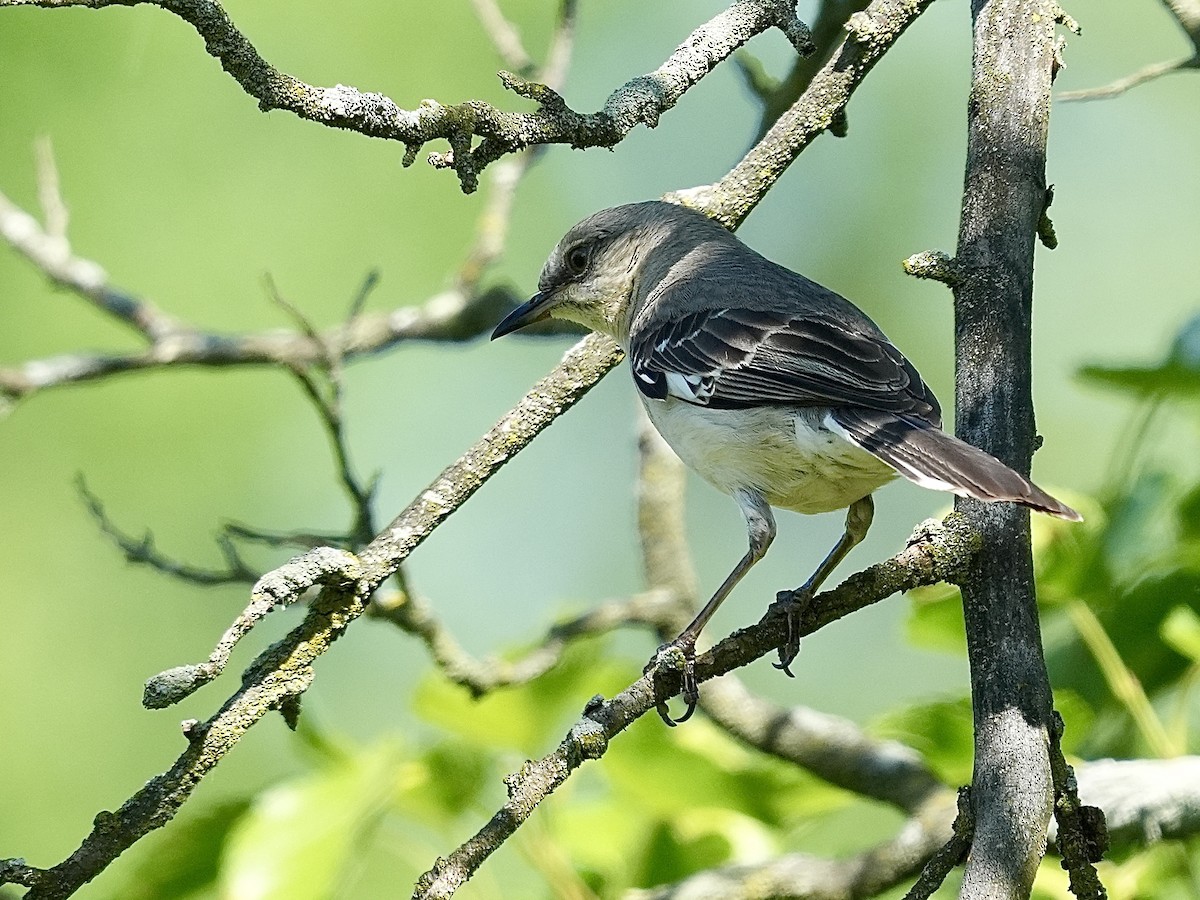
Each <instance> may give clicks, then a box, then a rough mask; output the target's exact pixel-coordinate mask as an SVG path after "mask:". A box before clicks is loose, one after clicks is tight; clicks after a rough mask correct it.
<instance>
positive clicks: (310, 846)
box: [220, 746, 400, 900]
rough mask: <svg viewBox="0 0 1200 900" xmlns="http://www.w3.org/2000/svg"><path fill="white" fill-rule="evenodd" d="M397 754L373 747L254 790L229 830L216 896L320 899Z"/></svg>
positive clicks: (383, 800)
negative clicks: (245, 809) (219, 893)
mask: <svg viewBox="0 0 1200 900" xmlns="http://www.w3.org/2000/svg"><path fill="white" fill-rule="evenodd" d="M399 759H400V754H399V752H398V751H397V750H396V749H395V748H394V747H392V746H379V747H375V748H372V749H370V750H367V751H365V752H362V753H359V754H357V755H355V756H352V757H350V758H347V759H345V760H342V761H340V762H337V763H333V764H331V765H329V766H326V767H324V768H322V769H320V770H318V771H316V772H314V773H312V774H311V775H306V776H304V777H302V778H297V779H294V780H291V781H287V782H284V783H283V784H280V785H278V786H276V787H272V788H270V789H269V790H267V791H266V792H264V793H263V794H261V795H260V796H259V797H258V798H257V799H256V800H255V801H254V804H253V805H252V806H251V808H250V810H249V812H248V813H247V814H246V815H245V816H244V817H242V819H240V820H239V821H238V823H237V825H236V827H235V828H234V829H233V831H232V833H231V834H230V838H229V842H228V844H227V845H226V850H225V854H224V856H223V858H222V862H221V878H220V880H221V888H222V896H227V897H237V898H238V900H310V898H311V900H325V898H328V897H329V896H330V895H331V894H332V893H333V892H334V889H335V888H336V887H337V886H338V885H339V883H340V882H341V881H342V879H343V873H344V870H345V868H346V865H347V863H348V862H349V861H350V860H351V856H352V853H353V852H354V851H355V850H356V849H357V848H358V847H359V845H360V844H361V843H362V841H363V840H364V837H365V836H366V835H368V834H369V832H370V831H371V830H372V829H373V828H374V826H375V825H376V823H377V822H378V820H379V818H380V816H381V815H382V813H383V812H384V811H385V810H386V809H387V807H388V806H389V804H390V803H391V800H392V798H393V796H394V793H395V785H396V772H397V767H398V762H399Z"/></svg>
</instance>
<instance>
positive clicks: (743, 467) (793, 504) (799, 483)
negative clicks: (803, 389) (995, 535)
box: [643, 397, 896, 513]
mask: <svg viewBox="0 0 1200 900" xmlns="http://www.w3.org/2000/svg"><path fill="white" fill-rule="evenodd" d="M643 402H644V403H645V406H646V411H647V413H649V415H650V421H652V422H653V423H654V426H655V427H656V428H657V429H658V430H659V433H660V434H662V436H663V438H664V439H665V440H666V442H667V443H668V444H670V445H671V449H673V450H674V451H675V453H676V454H677V455H678V456H679V458H680V459H682V460H683V461H684V463H686V464H687V465H688V466H689V467H690V468H692V469H694V470H695V471H696V472H697V473H698V474H699V475H700V476H701V477H702V478H704V479H705V480H706V481H708V482H709V483H710V484H712V485H714V486H715V487H717V488H718V489H720V490H722V491H724V492H725V493H727V494H732V493H733V492H734V491H736V490H737V489H739V488H751V489H753V490H756V491H758V492H759V493H760V494H762V495H763V497H765V498H766V500H767V502H768V503H770V504H771V505H772V506H775V507H778V508H780V509H790V510H792V511H794V512H799V513H820V512H829V511H830V510H835V509H844V508H845V507H847V506H849V505H850V504H851V503H853V502H854V501H855V500H858V499H860V498H862V497H865V496H866V495H867V494H869V493H871V492H872V491H874V490H875V489H876V488H878V487H880V486H881V485H883V484H886V483H887V482H888V481H890V480H891V479H892V478H894V477H895V476H896V471H895V470H894V469H893V468H892V467H891V466H889V465H887V464H886V463H884V462H882V461H880V460H878V459H876V458H875V457H874V456H872V455H871V454H870V453H867V452H866V451H865V450H862V449H861V448H859V447H856V446H854V445H853V444H851V443H850V442H849V441H847V440H845V439H844V438H842V437H839V436H838V435H836V434H834V433H833V432H831V431H829V430H828V429H827V428H825V427H824V426H823V425H822V424H821V419H822V418H823V417H824V414H825V410H818V409H800V410H797V409H785V408H778V407H765V408H762V409H754V410H743V409H709V408H708V407H704V406H696V405H693V404H690V403H685V402H684V401H682V400H677V399H676V398H674V397H667V399H665V400H644V401H643Z"/></svg>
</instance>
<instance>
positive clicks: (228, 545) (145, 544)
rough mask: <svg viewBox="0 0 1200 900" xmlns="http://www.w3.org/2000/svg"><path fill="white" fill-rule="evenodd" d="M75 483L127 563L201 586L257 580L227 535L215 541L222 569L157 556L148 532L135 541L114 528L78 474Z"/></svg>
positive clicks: (151, 537)
mask: <svg viewBox="0 0 1200 900" xmlns="http://www.w3.org/2000/svg"><path fill="white" fill-rule="evenodd" d="M75 484H76V487H77V488H78V490H79V494H80V496H81V497H82V498H83V502H84V503H85V504H86V505H87V508H88V512H90V513H91V514H92V518H94V519H95V520H96V524H97V525H98V526H99V527H100V530H101V531H102V532H103V533H104V534H105V535H107V536H108V537H109V538H111V539H112V542H113V543H114V544H116V545H117V547H118V548H120V550H121V552H122V553H124V554H125V558H126V559H127V560H128V561H129V562H131V563H137V564H139V565H145V566H149V567H150V568H152V569H156V570H158V571H159V572H162V573H163V574H164V575H170V576H171V577H172V578H178V579H179V580H180V581H186V582H188V583H190V584H198V585H204V586H211V585H219V584H253V583H254V582H255V581H257V580H258V577H259V573H258V572H256V571H254V570H253V569H252V568H250V566H249V565H247V564H246V561H245V560H243V559H242V557H241V555H240V554H239V553H238V551H237V547H236V546H235V545H234V544H233V542H232V541H231V540H229V538H228V536H227V535H221V536H220V537H218V539H217V545H218V547H219V548H220V550H221V555H222V556H223V557H224V558H225V568H223V569H208V568H204V567H202V566H193V565H190V564H188V563H184V562H180V561H178V560H175V559H171V558H170V557H169V556H167V555H165V554H163V553H160V552H159V551H158V549H157V548H156V547H155V546H154V537H153V535H151V533H150V532H149V531H147V532H146V533H145V535H143V536H142V537H141V538H140V539H137V538H133V537H131V536H130V535H128V534H126V533H125V532H124V531H122V530H121V529H120V528H118V527H117V525H116V523H115V522H113V521H112V519H111V518H109V515H108V512H107V511H106V510H105V509H104V504H103V502H102V501H101V500H100V498H99V497H97V496H96V495H95V494H93V493H92V491H91V489H90V488H88V486H87V482H86V481H85V480H84V478H83V476H82V475H80V476H78V478H77V479H76V482H75Z"/></svg>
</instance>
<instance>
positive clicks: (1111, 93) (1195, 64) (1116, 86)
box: [1058, 56, 1200, 101]
mask: <svg viewBox="0 0 1200 900" xmlns="http://www.w3.org/2000/svg"><path fill="white" fill-rule="evenodd" d="M1188 69H1200V56H1185V57H1183V58H1182V59H1167V60H1163V61H1161V62H1155V63H1150V64H1148V65H1146V66H1143V67H1142V68H1140V69H1138V70H1137V71H1136V72H1131V73H1129V74H1128V75H1124V76H1122V77H1121V78H1118V79H1116V80H1115V81H1111V82H1109V83H1108V84H1106V85H1103V86H1102V87H1094V88H1080V89H1079V90H1075V91H1061V92H1059V94H1058V99H1059V100H1067V101H1072V100H1107V99H1109V98H1110V97H1119V96H1120V95H1121V94H1124V93H1125V92H1126V91H1128V90H1132V89H1133V88H1135V87H1137V86H1138V85H1141V84H1145V83H1146V82H1148V81H1154V80H1155V79H1156V78H1161V77H1162V76H1164V75H1169V74H1171V73H1172V72H1183V71H1186V70H1188Z"/></svg>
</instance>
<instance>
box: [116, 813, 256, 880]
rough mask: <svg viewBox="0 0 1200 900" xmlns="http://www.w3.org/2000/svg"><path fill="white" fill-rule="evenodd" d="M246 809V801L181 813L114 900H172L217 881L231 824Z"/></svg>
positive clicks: (129, 875)
mask: <svg viewBox="0 0 1200 900" xmlns="http://www.w3.org/2000/svg"><path fill="white" fill-rule="evenodd" d="M249 808H250V800H249V798H239V799H235V800H227V801H225V802H223V803H219V804H217V805H216V806H212V807H209V808H208V809H205V810H203V811H202V812H200V813H198V814H188V813H185V814H183V815H181V816H180V817H179V819H178V820H176V821H175V822H172V823H171V827H170V828H168V829H166V830H165V831H163V832H162V834H161V836H159V837H158V838H157V839H156V840H155V841H154V846H153V853H152V854H151V855H149V856H141V857H139V860H138V863H137V865H135V866H133V867H132V868H131V869H129V870H128V871H126V872H125V873H124V874H125V878H126V881H125V883H124V884H122V885H121V887H120V889H119V890H118V891H117V892H116V893H115V894H113V895H112V896H114V897H119V898H121V900H175V898H183V897H188V896H191V895H192V894H194V893H196V892H197V891H198V890H201V889H202V888H206V887H209V886H211V885H212V884H214V883H215V882H216V880H217V873H218V860H219V858H220V855H221V848H222V846H223V845H224V843H225V841H226V838H227V837H228V836H229V833H230V830H231V829H232V828H233V826H234V824H235V823H236V822H237V821H238V820H239V819H240V818H241V817H242V816H243V815H244V814H245V813H246V810H248V809H249Z"/></svg>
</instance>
